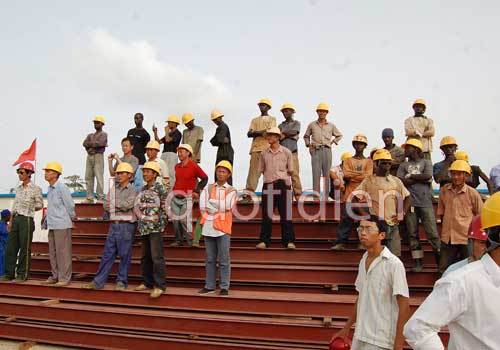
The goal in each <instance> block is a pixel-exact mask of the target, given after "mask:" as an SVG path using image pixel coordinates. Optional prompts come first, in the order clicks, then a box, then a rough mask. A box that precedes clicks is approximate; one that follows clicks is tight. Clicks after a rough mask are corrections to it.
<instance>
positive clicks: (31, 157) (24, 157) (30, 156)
mask: <svg viewBox="0 0 500 350" xmlns="http://www.w3.org/2000/svg"><path fill="white" fill-rule="evenodd" d="M35 158H36V139H34V140H33V142H32V143H31V146H30V148H28V149H27V150H26V151H24V152H23V153H21V155H20V156H19V158H17V160H16V161H15V162H14V164H12V166H16V165H17V164H20V163H22V162H27V161H29V162H34V161H35Z"/></svg>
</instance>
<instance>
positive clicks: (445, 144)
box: [439, 136, 458, 157]
mask: <svg viewBox="0 0 500 350" xmlns="http://www.w3.org/2000/svg"><path fill="white" fill-rule="evenodd" d="M439 148H441V151H443V154H444V155H445V157H449V156H455V152H456V151H457V148H458V145H457V140H456V139H455V138H454V137H453V136H445V137H443V138H442V139H441V142H440V143H439Z"/></svg>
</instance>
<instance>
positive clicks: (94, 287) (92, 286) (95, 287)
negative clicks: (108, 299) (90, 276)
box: [82, 282, 100, 290]
mask: <svg viewBox="0 0 500 350" xmlns="http://www.w3.org/2000/svg"><path fill="white" fill-rule="evenodd" d="M82 289H94V290H95V289H100V288H97V286H96V284H95V283H94V282H90V283H87V284H84V285H83V286H82Z"/></svg>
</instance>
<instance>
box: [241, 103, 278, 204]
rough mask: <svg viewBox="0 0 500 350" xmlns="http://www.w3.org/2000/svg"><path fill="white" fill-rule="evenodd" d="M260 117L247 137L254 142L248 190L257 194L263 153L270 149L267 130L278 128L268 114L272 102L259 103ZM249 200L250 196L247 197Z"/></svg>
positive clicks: (252, 122)
mask: <svg viewBox="0 0 500 350" xmlns="http://www.w3.org/2000/svg"><path fill="white" fill-rule="evenodd" d="M258 106H259V109H260V116H259V117H255V118H253V119H252V121H251V122H250V128H249V129H248V133H247V136H248V137H249V138H251V139H253V140H252V146H251V147H250V166H249V168H248V176H247V184H246V189H247V190H248V191H251V192H255V189H256V188H257V184H258V183H259V179H260V175H261V173H260V172H259V164H260V157H261V154H262V151H264V150H265V149H267V148H268V147H269V143H268V142H267V140H266V138H265V136H264V135H265V133H266V130H268V129H270V128H274V127H276V118H274V117H271V116H270V115H269V114H268V112H269V110H270V109H271V108H272V104H271V101H270V100H269V99H267V98H263V99H261V100H260V101H259V103H258ZM247 198H248V196H247Z"/></svg>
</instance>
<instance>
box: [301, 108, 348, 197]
mask: <svg viewBox="0 0 500 350" xmlns="http://www.w3.org/2000/svg"><path fill="white" fill-rule="evenodd" d="M329 111H330V107H329V106H328V104H326V103H325V102H321V103H320V104H319V105H318V107H316V113H317V114H318V120H316V121H314V122H312V123H310V124H309V126H308V127H307V130H306V133H305V134H304V141H305V143H306V147H308V148H309V153H310V154H311V167H312V177H313V190H314V192H315V193H314V196H315V197H318V196H320V183H321V176H323V177H324V179H325V186H324V188H323V190H324V197H325V198H326V196H328V194H329V193H330V181H329V173H330V168H331V167H332V149H331V148H332V145H333V144H335V145H338V143H339V141H340V140H341V139H342V133H341V132H340V131H339V130H338V129H337V127H336V126H335V124H333V123H330V122H328V121H327V120H326V116H327V114H328V113H329Z"/></svg>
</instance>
